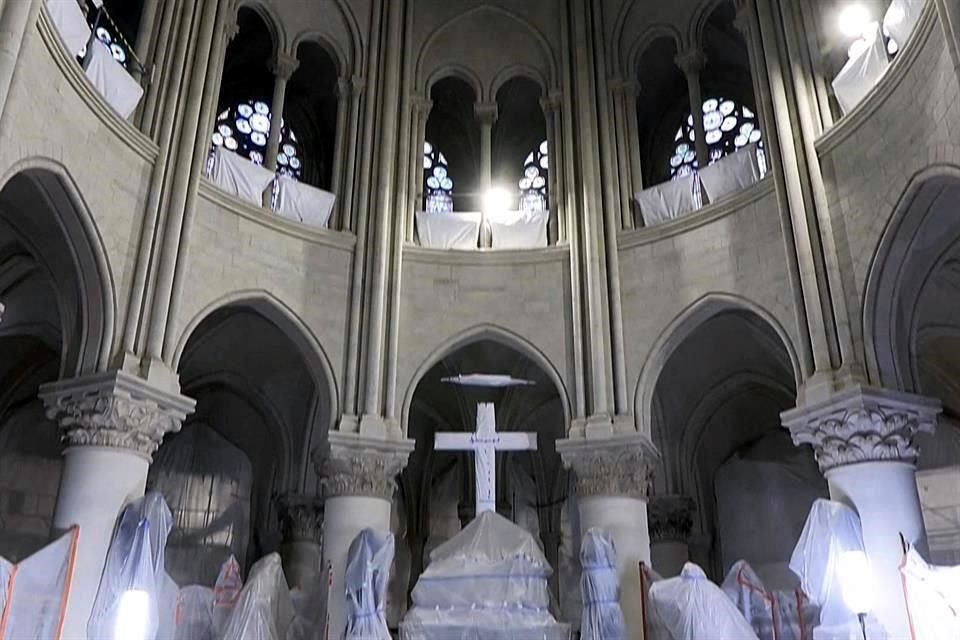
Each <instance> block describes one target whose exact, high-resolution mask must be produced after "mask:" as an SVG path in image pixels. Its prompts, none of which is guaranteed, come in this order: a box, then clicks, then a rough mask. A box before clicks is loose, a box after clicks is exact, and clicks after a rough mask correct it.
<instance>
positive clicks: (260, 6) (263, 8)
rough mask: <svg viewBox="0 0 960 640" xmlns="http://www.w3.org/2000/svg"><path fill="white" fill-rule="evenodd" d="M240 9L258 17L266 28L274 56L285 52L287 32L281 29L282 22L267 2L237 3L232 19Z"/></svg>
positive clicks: (260, 0)
mask: <svg viewBox="0 0 960 640" xmlns="http://www.w3.org/2000/svg"><path fill="white" fill-rule="evenodd" d="M241 9H250V10H251V11H254V12H255V13H256V14H257V15H258V16H260V19H261V20H262V21H263V24H264V25H265V26H266V27H267V31H268V32H270V37H271V39H272V40H273V53H274V55H276V54H277V53H279V52H281V51H286V50H287V32H286V30H285V29H284V28H283V21H282V20H280V18H279V17H278V16H277V15H276V14H275V13H274V12H273V9H272V8H271V7H270V4H269V3H268V2H265V1H264V0H242V1H241V2H239V3H237V6H236V9H235V10H234V12H233V16H234V18H236V17H237V15H238V14H239V13H240V10H241Z"/></svg>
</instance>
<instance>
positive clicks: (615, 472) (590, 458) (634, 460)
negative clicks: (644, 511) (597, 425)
mask: <svg viewBox="0 0 960 640" xmlns="http://www.w3.org/2000/svg"><path fill="white" fill-rule="evenodd" d="M557 451H558V452H559V453H560V456H561V457H562V458H563V463H564V465H565V466H566V467H568V468H570V469H572V470H573V472H574V475H575V478H576V491H577V495H578V496H579V497H581V498H583V497H593V496H623V497H629V498H638V499H641V500H646V499H647V497H648V496H649V495H650V487H651V485H652V483H653V474H654V471H655V470H656V468H657V465H658V464H659V463H660V454H659V453H657V449H656V447H654V445H653V443H652V442H651V441H650V439H649V438H647V437H646V436H644V435H643V434H640V433H633V434H628V435H615V436H612V437H609V438H602V439H596V440H591V439H586V438H584V439H568V440H561V441H558V442H557Z"/></svg>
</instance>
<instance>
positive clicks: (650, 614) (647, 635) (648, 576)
mask: <svg viewBox="0 0 960 640" xmlns="http://www.w3.org/2000/svg"><path fill="white" fill-rule="evenodd" d="M662 581H663V576H661V575H660V574H659V573H657V572H656V571H654V570H653V568H652V567H650V566H648V565H647V564H646V563H644V562H641V563H640V590H641V592H642V595H641V597H642V598H643V624H644V627H643V637H644V639H645V640H672V638H671V637H670V632H669V631H668V630H667V628H666V627H665V626H664V624H663V620H661V619H660V615H659V614H658V613H657V609H656V607H654V606H653V601H652V599H651V598H650V590H651V589H652V588H653V585H655V584H656V583H658V582H662Z"/></svg>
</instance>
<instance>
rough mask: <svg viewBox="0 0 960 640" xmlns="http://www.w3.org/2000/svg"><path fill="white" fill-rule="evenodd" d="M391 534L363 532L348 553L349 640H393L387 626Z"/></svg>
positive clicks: (346, 577)
mask: <svg viewBox="0 0 960 640" xmlns="http://www.w3.org/2000/svg"><path fill="white" fill-rule="evenodd" d="M393 550H394V541H393V534H392V533H377V532H376V531H374V530H373V529H364V530H363V531H361V532H360V534H359V535H358V536H357V537H356V538H355V539H354V541H353V542H352V543H351V544H350V550H349V552H348V553H347V572H346V573H345V574H344V585H345V586H346V589H347V631H346V640H390V628H389V627H388V626H387V616H386V605H387V584H388V582H389V580H390V567H391V565H392V564H393Z"/></svg>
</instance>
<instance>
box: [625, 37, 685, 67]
mask: <svg viewBox="0 0 960 640" xmlns="http://www.w3.org/2000/svg"><path fill="white" fill-rule="evenodd" d="M664 38H665V39H667V40H671V41H672V42H673V43H674V45H675V46H676V48H677V51H680V50H682V48H683V36H682V35H681V34H680V31H678V30H677V28H676V27H674V26H673V25H669V24H655V25H653V26H651V27H649V28H648V29H647V30H645V31H644V32H643V33H642V34H640V35H639V36H638V37H637V38H636V39H635V40H634V41H633V42H632V43H631V44H630V48H629V49H628V53H627V68H626V69H622V70H621V72H622V73H623V74H624V75H629V77H631V78H633V77H636V76H637V74H638V72H639V65H640V60H641V58H643V54H645V53H646V52H647V49H648V48H650V46H651V45H652V44H653V43H654V42H656V41H657V40H661V39H664Z"/></svg>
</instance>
